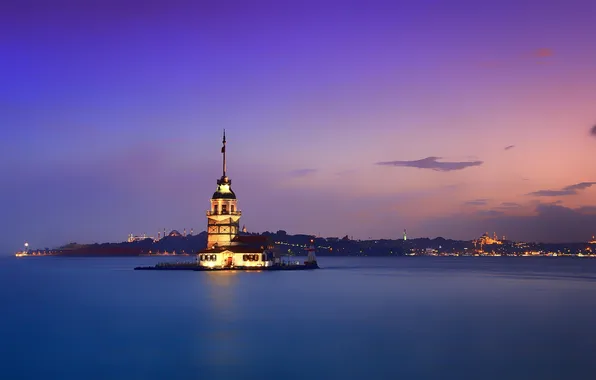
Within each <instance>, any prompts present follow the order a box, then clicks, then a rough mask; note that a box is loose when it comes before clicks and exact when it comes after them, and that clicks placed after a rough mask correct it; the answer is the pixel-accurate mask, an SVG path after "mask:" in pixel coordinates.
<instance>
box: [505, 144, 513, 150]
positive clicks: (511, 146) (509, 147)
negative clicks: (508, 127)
mask: <svg viewBox="0 0 596 380" xmlns="http://www.w3.org/2000/svg"><path fill="white" fill-rule="evenodd" d="M513 148H515V145H507V146H506V147H505V150H509V149H513Z"/></svg>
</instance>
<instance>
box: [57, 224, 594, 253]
mask: <svg viewBox="0 0 596 380" xmlns="http://www.w3.org/2000/svg"><path fill="white" fill-rule="evenodd" d="M241 235H252V236H257V235H260V236H266V237H267V238H268V239H270V240H271V241H272V242H274V243H275V249H276V251H277V252H279V253H280V254H289V255H299V256H300V255H304V249H305V248H306V247H307V246H308V245H309V244H310V241H311V239H313V240H314V244H315V247H316V254H317V256H403V255H411V254H416V255H424V254H435V255H436V254H459V255H462V254H470V255H472V254H474V253H475V252H479V251H480V250H482V251H483V252H484V253H489V254H499V255H522V254H524V253H528V252H542V253H548V252H559V253H563V254H577V253H578V252H585V251H586V250H588V252H590V251H591V252H596V244H590V243H585V242H584V243H581V242H577V243H516V242H511V241H503V242H502V244H498V245H497V244H490V245H484V246H483V247H478V245H476V244H475V243H474V241H472V240H468V241H465V240H452V239H445V238H442V237H437V238H434V239H430V238H418V239H408V240H403V239H393V240H392V239H378V240H352V239H350V238H349V237H348V236H344V237H343V238H322V237H316V236H313V235H301V234H298V235H290V234H287V233H286V232H285V231H282V230H280V231H277V232H269V231H265V232H263V233H260V234H259V233H253V234H251V233H244V234H241ZM206 245H207V233H206V232H205V231H203V232H201V233H199V234H195V235H187V236H166V237H165V238H162V239H160V240H156V241H154V240H153V239H150V238H147V239H144V240H139V241H134V242H121V243H101V244H77V243H70V244H68V245H65V246H63V247H59V248H56V249H53V250H51V252H52V254H54V255H63V256H139V255H161V254H169V255H171V254H176V255H185V254H187V255H194V254H196V253H197V252H198V251H200V250H202V249H204V248H205V247H206ZM479 248H480V249H479Z"/></svg>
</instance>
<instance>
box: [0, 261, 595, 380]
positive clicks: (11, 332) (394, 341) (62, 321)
mask: <svg viewBox="0 0 596 380" xmlns="http://www.w3.org/2000/svg"><path fill="white" fill-rule="evenodd" d="M172 259H173V258H167V259H164V258H150V257H136V258H64V257H37V258H33V257H25V258H14V257H2V258H0V305H1V307H2V309H1V314H0V355H1V359H2V363H3V364H2V368H0V371H1V372H0V378H2V379H15V380H16V379H231V378H238V379H240V378H242V379H541V380H545V379H587V378H594V376H596V361H595V360H594V358H593V357H594V354H595V353H596V325H595V323H596V322H595V318H596V259H589V258H548V257H545V258H529V257H511V258H508V257H493V258H488V257H401V258H366V257H364V258H335V257H334V258H328V257H323V258H319V262H320V265H321V266H322V267H323V269H321V270H316V271H299V272H262V273H253V272H250V273H244V272H229V273H222V272H220V273H204V272H182V271H180V272H166V271H158V272H154V271H133V270H132V268H133V267H134V266H137V265H150V264H153V263H155V262H157V261H164V260H172ZM189 260H190V258H189Z"/></svg>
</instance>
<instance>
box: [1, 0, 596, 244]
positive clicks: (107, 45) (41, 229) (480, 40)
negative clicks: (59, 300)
mask: <svg viewBox="0 0 596 380" xmlns="http://www.w3.org/2000/svg"><path fill="white" fill-rule="evenodd" d="M50 3H51V5H48V4H50ZM491 3H492V5H487V4H484V2H478V1H438V0H432V1H431V0H416V1H407V2H406V1H385V2H373V1H342V2H339V1H338V2H325V1H316V2H307V1H300V2H295V4H292V3H291V2H289V1H283V2H282V1H257V2H251V1H211V2H206V1H194V2H190V1H189V2H180V1H178V2H177V1H172V0H169V1H160V2H157V1H153V2H151V1H149V2H147V1H143V2H141V1H107V0H104V1H74V0H72V1H65V0H56V1H53V2H47V1H41V0H39V1H16V0H15V1H12V4H11V1H9V2H5V1H3V2H2V3H1V4H0V52H1V56H2V59H0V70H1V71H0V72H1V73H2V75H1V76H0V126H1V127H2V137H3V138H2V140H1V142H0V158H2V163H3V164H2V166H1V168H2V172H1V175H2V176H1V178H2V182H1V185H0V199H1V200H2V218H1V219H0V223H1V224H0V227H2V229H3V231H4V232H5V234H4V236H5V237H4V238H3V239H1V240H0V250H2V251H8V252H10V251H14V250H16V249H19V248H20V247H22V244H23V243H24V242H25V241H29V242H30V244H31V246H32V247H36V248H40V247H44V246H55V245H58V244H63V243H66V242H68V241H78V242H101V241H122V240H124V239H125V238H126V235H127V234H129V233H135V234H142V233H144V232H145V233H147V234H150V235H155V234H156V233H157V231H161V230H163V228H166V229H168V230H169V229H179V230H182V229H183V228H187V229H190V228H194V229H195V231H202V230H204V229H205V225H206V217H205V210H206V209H207V208H208V207H209V197H210V196H211V194H212V193H213V191H214V190H215V187H216V179H217V178H218V177H219V176H220V175H221V174H220V168H221V165H220V159H221V157H220V140H221V131H222V129H223V128H225V129H226V130H227V132H228V156H229V165H228V168H229V169H228V170H229V173H228V174H229V175H230V177H231V178H232V181H233V188H234V190H235V192H236V194H237V195H238V197H239V207H240V208H241V209H242V210H243V213H244V214H243V217H242V219H241V224H246V226H247V228H248V230H249V231H258V232H260V231H264V230H272V231H275V230H278V229H285V230H287V231H288V232H290V233H312V234H318V233H320V234H321V235H323V236H343V235H346V234H348V235H353V236H354V237H355V238H368V237H372V238H382V237H385V238H393V237H397V236H398V235H400V234H401V231H402V230H403V229H404V228H407V229H408V232H409V235H410V236H411V237H423V236H429V237H435V236H444V237H451V238H460V239H471V238H474V237H476V236H479V235H480V234H482V233H484V232H485V231H490V232H491V233H492V232H493V231H496V232H497V233H498V234H499V235H506V236H507V237H508V238H512V239H526V240H543V241H569V240H582V241H585V240H587V239H589V238H590V237H591V236H592V235H593V234H596V157H595V154H596V135H595V134H594V132H593V130H592V128H593V127H594V126H595V124H596V91H595V90H594V89H596V49H594V36H596V24H595V23H594V20H596V2H594V1H590V0H583V1H579V0H570V1H565V2H563V1H555V0H547V1H545V0H542V1H524V0H516V1H512V0H503V1H498V2H497V1H494V2H491ZM592 183H594V185H593V186H592Z"/></svg>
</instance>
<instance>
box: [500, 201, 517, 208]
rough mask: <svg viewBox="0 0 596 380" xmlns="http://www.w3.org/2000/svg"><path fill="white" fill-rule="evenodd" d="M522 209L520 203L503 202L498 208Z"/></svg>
mask: <svg viewBox="0 0 596 380" xmlns="http://www.w3.org/2000/svg"><path fill="white" fill-rule="evenodd" d="M520 207H522V205H520V204H519V203H515V202H503V203H501V204H500V205H499V206H497V208H500V209H512V208H520Z"/></svg>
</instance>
